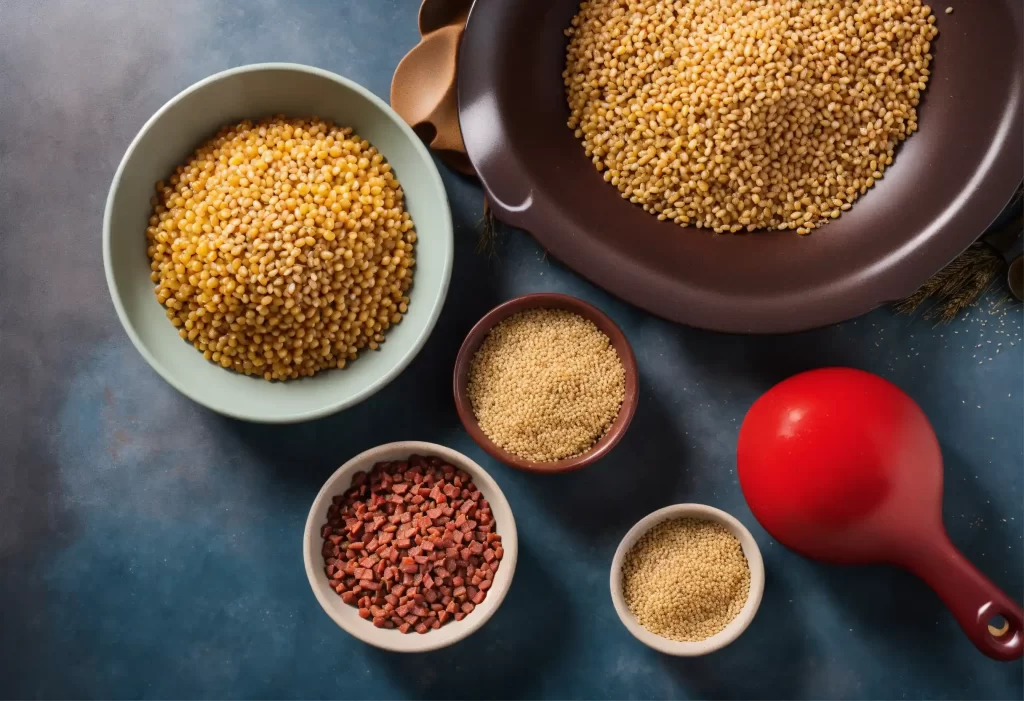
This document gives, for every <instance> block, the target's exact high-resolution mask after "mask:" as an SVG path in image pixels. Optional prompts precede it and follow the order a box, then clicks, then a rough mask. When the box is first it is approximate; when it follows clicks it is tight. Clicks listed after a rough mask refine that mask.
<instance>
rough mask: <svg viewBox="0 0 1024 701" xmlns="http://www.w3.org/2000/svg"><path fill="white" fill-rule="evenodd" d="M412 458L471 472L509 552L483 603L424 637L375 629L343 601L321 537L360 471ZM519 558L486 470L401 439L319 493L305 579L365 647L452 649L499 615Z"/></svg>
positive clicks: (363, 457)
mask: <svg viewBox="0 0 1024 701" xmlns="http://www.w3.org/2000/svg"><path fill="white" fill-rule="evenodd" d="M410 455H425V456H436V457H439V458H441V459H442V460H445V461H446V462H449V463H451V464H452V465H454V466H455V467H457V468H459V469H462V470H465V471H466V472H468V473H469V474H470V475H471V476H472V478H473V484H475V485H476V487H477V489H479V490H480V493H481V494H483V496H484V498H485V499H487V501H488V502H490V505H491V512H492V513H493V514H494V525H495V529H496V531H497V533H498V535H500V536H501V545H502V548H503V549H504V550H505V554H504V556H503V558H502V560H501V565H500V566H499V567H498V571H497V572H495V574H494V584H493V585H492V586H491V588H490V589H489V590H488V592H487V598H486V599H484V602H483V603H482V604H480V605H479V606H477V607H476V608H475V609H473V612H472V613H470V614H469V615H467V616H466V617H465V618H463V619H462V620H461V621H451V622H449V623H446V624H445V625H443V626H441V627H440V628H438V629H437V630H430V631H428V632H426V633H424V634H419V633H400V632H399V631H398V630H394V629H391V630H389V629H387V628H375V627H374V626H373V624H372V623H371V622H370V621H367V620H365V619H362V618H360V617H359V614H358V612H357V610H356V608H355V607H354V606H350V605H348V604H346V603H344V602H343V601H342V600H341V597H340V596H338V594H337V593H336V592H335V591H334V590H333V589H331V587H330V585H329V583H328V579H327V573H326V572H324V559H323V556H322V554H321V552H320V550H321V548H322V546H323V537H322V536H321V535H320V533H321V528H322V527H323V525H324V524H325V523H327V509H328V508H329V507H330V505H331V499H332V498H333V497H334V496H335V495H337V494H342V493H343V492H344V491H345V490H346V489H348V488H349V486H350V485H351V483H352V475H353V473H355V472H357V471H359V470H363V471H368V470H370V469H371V468H372V467H373V465H374V463H377V462H386V461H389V460H404V459H406V458H408V457H409V456H410ZM518 554H519V539H518V536H517V535H516V522H515V519H514V518H513V517H512V509H511V508H510V507H509V505H508V501H506V499H505V495H504V494H502V493H501V489H500V488H499V487H498V483H497V482H495V481H494V480H493V479H492V478H491V476H490V475H489V474H487V473H486V472H485V471H484V469H483V468H482V467H480V466H479V465H477V464H476V463H475V462H473V461H472V460H470V459H469V458H467V457H466V456H465V455H463V454H462V453H459V452H458V451H455V450H452V449H451V448H446V447H444V446H443V445H437V444H435V443H422V442H420V441H401V442H398V443H387V444H385V445H381V446H377V447H376V448H371V449H370V450H367V451H366V452H363V453H360V454H359V455H357V456H355V457H354V458H352V459H351V460H349V461H348V462H347V463H345V464H344V465H342V466H341V467H339V468H338V469H337V471H336V472H335V473H334V474H333V475H331V476H330V478H329V479H328V480H327V482H326V483H325V484H324V486H323V487H322V488H321V489H320V493H319V494H317V495H316V499H315V500H314V501H313V506H312V507H311V508H310V510H309V517H308V518H307V519H306V532H305V534H304V535H303V538H302V559H303V561H304V562H305V565H306V577H307V578H309V586H310V587H312V588H313V593H314V594H315V595H316V600H317V601H319V602H320V606H322V607H323V609H324V611H326V612H327V615H328V616H330V617H331V618H332V619H333V620H334V622H335V623H337V624H338V625H339V626H341V627H342V628H343V629H344V630H345V631H346V632H347V633H350V634H351V635H353V636H355V637H356V638H359V639H360V640H362V641H363V642H364V643H369V644H370V645H374V646H376V647H379V648H382V649H384V650H392V651H394V652H427V651H428V650H437V649H438V648H442V647H447V646H448V645H452V644H453V643H456V642H458V641H460V640H462V639H463V638H465V637H467V636H469V635H471V634H472V633H474V632H475V631H476V630H478V629H479V628H480V627H481V626H483V624H484V623H486V622H487V620H488V619H489V618H490V617H491V616H493V615H494V612H495V611H497V610H498V607H499V606H501V602H502V600H503V599H504V598H505V594H506V593H508V588H509V585H511V584H512V575H513V574H515V571H516V558H517V556H518Z"/></svg>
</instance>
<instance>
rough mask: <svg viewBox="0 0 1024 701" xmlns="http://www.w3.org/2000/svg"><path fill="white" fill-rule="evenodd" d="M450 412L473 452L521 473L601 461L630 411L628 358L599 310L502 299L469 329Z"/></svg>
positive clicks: (633, 384) (621, 338)
mask: <svg viewBox="0 0 1024 701" xmlns="http://www.w3.org/2000/svg"><path fill="white" fill-rule="evenodd" d="M454 392H455V406H456V408H457V409H458V412H459V418H460V419H461V420H462V424H463V425H464V426H465V427H466V430H467V431H468V432H469V435H470V436H472V437H473V440H475V441H476V442H477V443H478V444H479V445H480V447H481V448H483V449H484V450H485V451H486V452H487V453H488V454H489V455H490V456H491V457H493V458H495V459H496V460H499V461H501V462H503V463H505V464H506V465H511V466H512V467H516V468H519V469H521V470H527V471H530V472H540V473H553V472H568V471H570V470H577V469H579V468H581V467H586V466H587V465H590V464H592V463H594V462H597V461H598V460H600V459H601V458H603V457H604V456H605V455H607V454H608V453H609V452H610V451H611V450H612V448H613V447H614V446H615V444H616V443H618V442H619V440H620V439H621V438H622V436H623V435H624V434H625V433H626V429H627V428H628V427H629V422H630V421H631V420H632V419H633V414H634V412H635V411H636V404H637V399H638V397H639V394H638V380H637V369H636V359H635V358H634V356H633V350H632V348H631V347H630V345H629V341H628V340H627V339H626V336H625V334H623V333H622V331H621V329H619V327H618V326H616V325H615V322H613V321H612V320H611V319H609V318H608V316H606V315H605V314H604V313H603V312H601V311H600V310H599V309H597V308H596V307H594V306H593V305H590V304H588V303H586V302H584V301H583V300H580V299H577V298H575V297H570V296H568V295H561V294H554V293H541V294H531V295H524V296H522V297H516V298H515V299H512V300H509V301H508V302H505V303H504V304H501V305H499V306H497V307H495V308H494V309H492V310H491V311H490V312H488V313H487V314H486V315H485V316H484V317H483V318H482V319H481V320H480V321H479V322H477V324H476V325H475V326H474V327H473V328H472V330H470V332H469V334H468V335H467V336H466V340H465V341H463V343H462V347H461V348H460V349H459V355H458V358H457V359H456V361H455V377H454Z"/></svg>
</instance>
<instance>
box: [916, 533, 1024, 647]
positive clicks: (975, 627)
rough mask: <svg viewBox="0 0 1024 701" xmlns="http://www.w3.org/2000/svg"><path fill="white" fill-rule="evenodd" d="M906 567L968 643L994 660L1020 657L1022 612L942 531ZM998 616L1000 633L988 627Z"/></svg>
mask: <svg viewBox="0 0 1024 701" xmlns="http://www.w3.org/2000/svg"><path fill="white" fill-rule="evenodd" d="M908 568H909V569H910V570H911V571H912V572H914V573H915V574H916V575H917V576H919V577H920V578H921V579H923V580H924V581H925V582H926V583H927V584H928V586H930V587H931V588H932V589H934V590H935V593H936V594H938V595H939V598H941V599H942V601H943V602H944V603H945V604H946V606H947V607H948V608H949V610H950V612H951V613H952V614H953V616H954V617H955V618H956V620H957V623H959V624H960V627H961V628H963V631H964V633H966V634H967V637H968V638H970V639H971V642H973V643H974V645H975V646H976V647H977V648H978V649H979V650H981V651H982V652H983V653H985V654H986V655H988V656H989V657H991V658H992V659H994V660H1001V661H1003V662H1009V661H1011V660H1017V659H1020V657H1021V655H1022V654H1024V612H1022V611H1021V607H1020V606H1018V605H1017V603H1016V602H1015V601H1014V600H1013V599H1011V598H1010V597H1009V596H1007V595H1006V594H1005V593H1003V591H1002V590H1000V589H999V587H997V586H996V585H995V584H993V583H992V580H990V579H989V578H988V577H986V576H985V575H983V574H982V573H981V572H979V571H978V569H977V568H976V567H975V566H974V565H972V564H971V563H970V562H969V561H968V560H967V558H965V557H964V556H963V554H962V553H961V552H960V551H959V550H957V549H956V547H955V546H954V545H953V543H951V542H950V540H949V536H948V535H946V533H945V531H943V532H942V533H941V534H940V536H939V537H937V538H935V539H934V540H933V541H932V542H930V543H928V544H926V545H925V546H924V547H922V548H919V549H918V550H916V551H915V553H914V555H912V556H911V557H910V562H909V563H908ZM997 617H1002V618H1003V621H1005V624H1004V625H1003V626H1001V630H997V629H996V628H995V627H992V628H990V626H991V625H992V622H993V620H998V619H997Z"/></svg>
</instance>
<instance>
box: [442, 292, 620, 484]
mask: <svg viewBox="0 0 1024 701" xmlns="http://www.w3.org/2000/svg"><path fill="white" fill-rule="evenodd" d="M527 309H565V310H566V311H570V312H574V313H576V314H579V315H580V316H582V317H583V318H585V319H590V320H591V321H592V322H594V324H595V325H596V326H597V328H599V329H600V330H601V331H602V332H603V333H604V334H605V335H607V336H608V338H609V339H610V340H611V342H612V346H614V347H615V352H616V353H618V354H619V360H620V361H622V367H623V369H624V370H625V371H626V395H625V397H623V399H622V406H621V407H620V408H619V415H618V416H616V417H615V421H613V422H612V425H611V427H610V428H609V429H608V432H607V433H605V434H604V436H603V437H602V438H601V440H599V441H598V442H597V443H595V444H594V447H593V448H591V449H590V450H589V451H587V452H586V453H584V454H583V455H580V456H577V457H575V458H569V459H567V460H557V461H555V462H532V461H530V460H524V459H523V458H520V457H518V456H516V455H513V454H512V453H510V452H508V451H507V450H504V449H503V448H501V447H499V446H497V445H496V444H495V443H493V442H492V441H491V439H490V438H488V437H487V436H485V435H484V432H483V431H482V430H481V428H480V425H479V424H478V423H477V421H476V416H475V415H474V414H473V405H472V403H470V401H469V394H468V392H467V390H466V387H467V385H468V384H469V364H470V361H472V360H473V356H474V355H475V354H476V352H477V349H479V348H480V344H482V343H483V342H484V339H485V338H487V334H488V333H490V331H491V329H492V328H494V326H496V325H497V324H498V323H500V322H501V321H503V320H505V319H507V318H508V317H510V316H512V315H513V314H516V313H517V312H522V311H526V310H527ZM638 384H639V383H638V380H637V370H636V358H635V357H633V349H632V348H631V347H630V345H629V341H628V340H626V335H625V334H624V333H622V330H621V329H619V327H618V326H616V325H615V322H614V321H612V320H611V319H609V318H608V317H607V316H606V315H605V314H604V312H602V311H601V310H599V309H598V308H597V307H595V306H593V305H591V304H587V303H586V302H584V301H583V300H581V299H576V298H575V297H570V296H568V295H560V294H554V293H541V294H532V295H524V296H522V297H516V298H515V299H510V300H509V301H507V302H505V303H504V304H500V305H498V306H497V307H495V308H494V309H492V310H491V311H489V312H488V313H487V315H486V316H484V318H483V319H481V320H480V321H478V322H477V323H476V326H474V327H473V328H472V330H471V331H470V332H469V334H468V335H467V336H466V340H465V341H463V342H462V347H461V348H460V349H459V355H458V358H456V360H455V378H454V390H455V407H456V409H458V411H459V418H460V419H461V420H462V425H463V426H465V427H466V430H467V431H469V435H470V436H472V437H473V440H475V441H476V442H477V443H478V444H479V445H480V447H481V448H483V449H484V450H485V451H487V454H488V455H490V456H491V457H492V458H494V459H495V460H500V461H501V462H503V463H505V464H506V465H511V466H512V467H517V468H519V469H520V470H527V471H529V472H541V473H552V472H569V471H570V470H578V469H580V468H581V467H586V466H587V465H590V464H592V463H595V462H597V461H598V460H600V459H601V458H603V457H604V456H605V455H607V454H608V453H609V452H611V449H612V448H614V447H615V444H616V443H618V442H619V440H621V439H622V436H623V435H625V433H626V429H627V428H629V422H630V421H632V420H633V414H634V413H635V412H636V403H637V399H638V398H639V396H640V391H639V388H638Z"/></svg>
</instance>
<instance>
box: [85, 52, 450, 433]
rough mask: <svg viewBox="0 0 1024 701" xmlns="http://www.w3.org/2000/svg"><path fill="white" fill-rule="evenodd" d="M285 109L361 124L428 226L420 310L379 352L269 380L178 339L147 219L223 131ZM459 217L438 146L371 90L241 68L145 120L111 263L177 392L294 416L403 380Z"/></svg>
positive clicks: (147, 348) (148, 348)
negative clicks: (149, 243) (163, 298)
mask: <svg viewBox="0 0 1024 701" xmlns="http://www.w3.org/2000/svg"><path fill="white" fill-rule="evenodd" d="M273 114H285V115H287V116H295V117H308V116H317V117H322V118H324V119H330V120H332V121H334V122H335V123H336V124H340V125H344V126H350V127H352V128H353V129H355V131H356V133H357V134H359V135H360V136H361V137H363V138H365V139H367V140H369V141H370V143H372V144H373V145H374V146H376V147H377V149H378V150H379V151H380V152H381V153H382V154H383V155H384V157H385V158H386V159H387V160H388V162H389V163H391V166H392V167H393V168H394V171H395V174H396V175H397V177H398V180H399V182H401V184H402V188H403V190H404V191H405V197H406V206H407V207H408V210H409V213H410V214H411V215H412V219H413V222H414V223H415V225H416V233H417V242H416V268H415V272H414V274H413V286H412V289H411V290H410V292H409V297H410V301H409V312H408V314H406V315H405V317H404V318H403V320H402V322H401V323H400V324H398V325H397V326H395V327H393V328H392V329H390V330H389V331H388V332H387V335H386V339H387V340H386V341H385V343H383V344H382V345H381V347H380V350H379V351H370V350H364V351H363V352H362V353H360V355H359V358H358V359H357V360H356V361H354V362H352V363H351V364H350V365H349V366H348V367H347V368H345V369H343V370H326V371H323V372H320V373H318V374H317V375H315V376H314V377H310V378H303V379H299V380H291V381H288V382H267V381H266V380H263V379H261V378H255V377H247V376H245V375H240V374H238V373H235V372H232V371H230V370H225V369H223V368H221V367H220V366H218V365H215V364H213V363H211V362H208V361H206V360H204V359H203V356H202V355H201V354H200V353H199V352H198V351H197V350H196V349H195V348H193V347H192V345H191V344H189V343H186V342H185V341H183V340H182V339H181V338H179V337H178V333H177V330H176V329H175V328H174V327H173V326H171V324H170V322H169V321H168V320H167V317H166V315H165V313H164V308H163V307H162V306H161V305H160V304H159V303H158V302H157V300H156V296H155V295H154V293H153V283H152V282H151V281H150V279H149V272H150V271H149V260H148V258H147V257H146V226H147V225H148V220H149V217H150V214H151V209H152V208H151V205H150V202H149V201H150V198H151V197H152V196H153V194H154V185H155V184H156V182H157V181H159V180H164V179H166V178H167V177H169V176H170V175H171V174H172V173H173V171H174V169H175V168H176V167H177V166H178V165H180V164H181V163H183V162H184V161H185V160H186V159H187V158H188V157H189V156H190V155H191V153H192V152H193V151H194V150H195V149H196V148H197V147H198V146H199V145H200V144H201V143H202V142H203V141H205V140H206V139H208V138H210V137H212V136H213V135H214V134H215V133H216V132H217V130H218V129H219V128H220V127H221V126H223V125H225V124H230V123H233V122H239V121H241V120H243V119H258V118H260V117H265V116H270V115H273ZM452 258H453V240H452V219H451V211H450V210H449V208H448V198H447V196H446V195H445V190H444V185H443V184H442V182H441V177H440V175H439V174H438V172H437V168H436V167H435V165H434V161H433V160H432V158H431V157H430V154H429V152H428V151H427V149H426V148H425V147H424V146H423V144H422V143H421V142H420V140H419V139H418V138H417V136H416V135H415V133H413V131H412V129H410V128H409V127H408V126H407V125H406V124H405V122H403V121H402V119H401V118H400V117H399V116H398V115H397V114H395V112H394V111H393V110H392V109H391V108H390V107H389V106H388V105H387V104H386V103H385V102H384V101H383V100H381V99H380V98H378V97H376V96H375V95H373V94H372V93H371V92H370V91H369V90H367V89H366V88H364V87H362V86H360V85H357V84H356V83H353V82H352V81H350V80H347V79H346V78H343V77H341V76H339V75H335V74H334V73H329V72H328V71H323V70H320V69H318V68H312V67H310V66H302V65H298V64H290V63H264V64H256V65H251V66H242V67H240V68H232V69H231V70H227V71H224V72H222V73H218V74H216V75H213V76H211V77H209V78H206V79H205V80H202V81H200V82H198V83H196V84H195V85H193V86H191V87H189V88H188V89H186V90H184V91H182V92H181V93H179V94H178V95H176V96H175V97H174V98H173V99H171V101H170V102H168V103H167V104H166V105H164V106H163V107H161V108H160V110H159V111H158V112H157V113H156V114H155V115H153V117H151V118H150V120H149V121H148V122H146V124H145V125H144V126H143V127H142V130H141V131H140V132H139V133H138V135H137V136H136V137H135V139H134V140H133V141H132V143H131V145H130V146H129V147H128V151H127V152H126V153H125V155H124V158H123V159H122V160H121V165H120V166H119V167H118V169H117V173H116V174H115V175H114V181H113V183H111V185H110V194H109V195H108V196H107V205H106V210H105V211H104V214H103V265H104V268H105V269H106V275H107V285H108V287H109V288H110V296H111V298H112V299H113V301H114V307H115V308H116V309H117V315H118V317H119V318H120V319H121V323H122V324H123V325H124V329H125V331H127V332H128V336H129V337H130V338H131V340H132V343H134V344H135V347H136V348H137V349H138V350H139V352H140V353H141V354H142V356H143V357H144V358H145V359H146V361H147V362H148V363H149V364H150V365H151V366H153V369H154V370H156V371H157V372H158V373H159V374H160V375H161V376H162V377H163V378H164V379H165V380H167V382H169V383H170V384H171V385H172V386H173V387H174V388H175V389H177V390H178V391H179V392H181V393H182V394H184V395H185V396H187V397H189V398H191V399H192V400H194V401H196V402H198V403H200V404H202V405H204V406H206V407H209V408H210V409H212V410H214V411H216V412H219V413H221V414H225V415H227V416H233V417H235V418H238V419H244V420H247V421H260V422H267V423H288V422H294V421H304V420H307V419H313V418H316V417H319V416H324V415H326V414H330V413H332V412H335V411H340V410H341V409H345V408H347V407H350V406H352V405H353V404H357V403H358V402H360V401H362V400H364V399H366V398H367V397H369V396H370V395H372V394H373V393H374V392H376V391H377V390H379V389H381V388H382V387H384V386H385V385H386V384H387V383H388V382H390V381H391V380H393V379H395V377H397V376H398V374H399V373H400V372H402V370H404V369H405V367H406V366H407V365H408V364H409V363H410V362H411V361H412V359H413V358H414V357H415V356H416V353H418V352H419V350H420V348H422V347H423V344H424V343H425V342H426V340H427V337H428V336H429V335H430V332H431V330H432V329H433V328H434V323H435V322H436V321H437V317H438V315H439V314H440V313H441V307H442V305H443V304H444V298H445V294H446V293H447V291H448V281H449V279H450V277H451V271H452Z"/></svg>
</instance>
